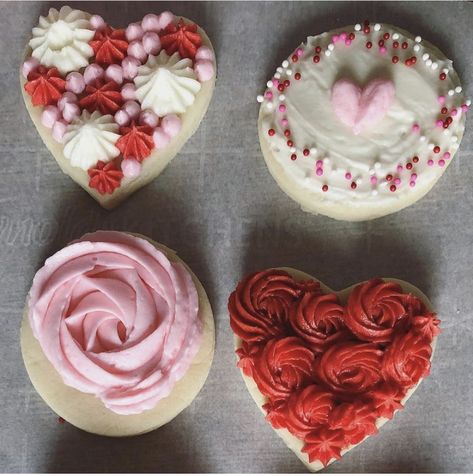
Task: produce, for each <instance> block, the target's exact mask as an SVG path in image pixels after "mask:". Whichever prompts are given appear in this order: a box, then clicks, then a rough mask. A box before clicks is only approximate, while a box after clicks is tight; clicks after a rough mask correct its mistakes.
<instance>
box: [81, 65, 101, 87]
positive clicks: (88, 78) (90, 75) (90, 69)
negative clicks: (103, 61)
mask: <svg viewBox="0 0 473 476" xmlns="http://www.w3.org/2000/svg"><path fill="white" fill-rule="evenodd" d="M103 75H104V70H103V68H102V66H100V65H99V64H97V63H92V64H89V66H87V67H86V68H85V70H84V81H85V82H86V84H91V83H93V82H94V81H96V80H97V79H100V78H102V77H103Z"/></svg>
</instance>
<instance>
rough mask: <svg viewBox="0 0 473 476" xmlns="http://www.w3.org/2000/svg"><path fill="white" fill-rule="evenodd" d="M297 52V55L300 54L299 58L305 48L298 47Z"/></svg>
mask: <svg viewBox="0 0 473 476" xmlns="http://www.w3.org/2000/svg"><path fill="white" fill-rule="evenodd" d="M296 54H297V56H299V58H300V57H301V56H302V55H303V54H304V50H303V49H302V48H297V50H296Z"/></svg>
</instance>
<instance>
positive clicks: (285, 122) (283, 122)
mask: <svg viewBox="0 0 473 476" xmlns="http://www.w3.org/2000/svg"><path fill="white" fill-rule="evenodd" d="M281 124H282V125H283V126H287V125H288V124H289V121H288V120H287V119H285V118H284V119H281Z"/></svg>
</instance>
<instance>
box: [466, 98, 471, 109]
mask: <svg viewBox="0 0 473 476" xmlns="http://www.w3.org/2000/svg"><path fill="white" fill-rule="evenodd" d="M465 104H466V105H467V106H468V107H470V106H471V99H467V100H466V101H465Z"/></svg>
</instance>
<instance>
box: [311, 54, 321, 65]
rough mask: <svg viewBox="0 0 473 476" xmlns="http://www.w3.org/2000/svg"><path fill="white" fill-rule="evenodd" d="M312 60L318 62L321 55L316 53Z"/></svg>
mask: <svg viewBox="0 0 473 476" xmlns="http://www.w3.org/2000/svg"><path fill="white" fill-rule="evenodd" d="M312 61H313V62H314V63H318V62H319V61H320V56H319V55H315V56H314V57H313V58H312Z"/></svg>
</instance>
